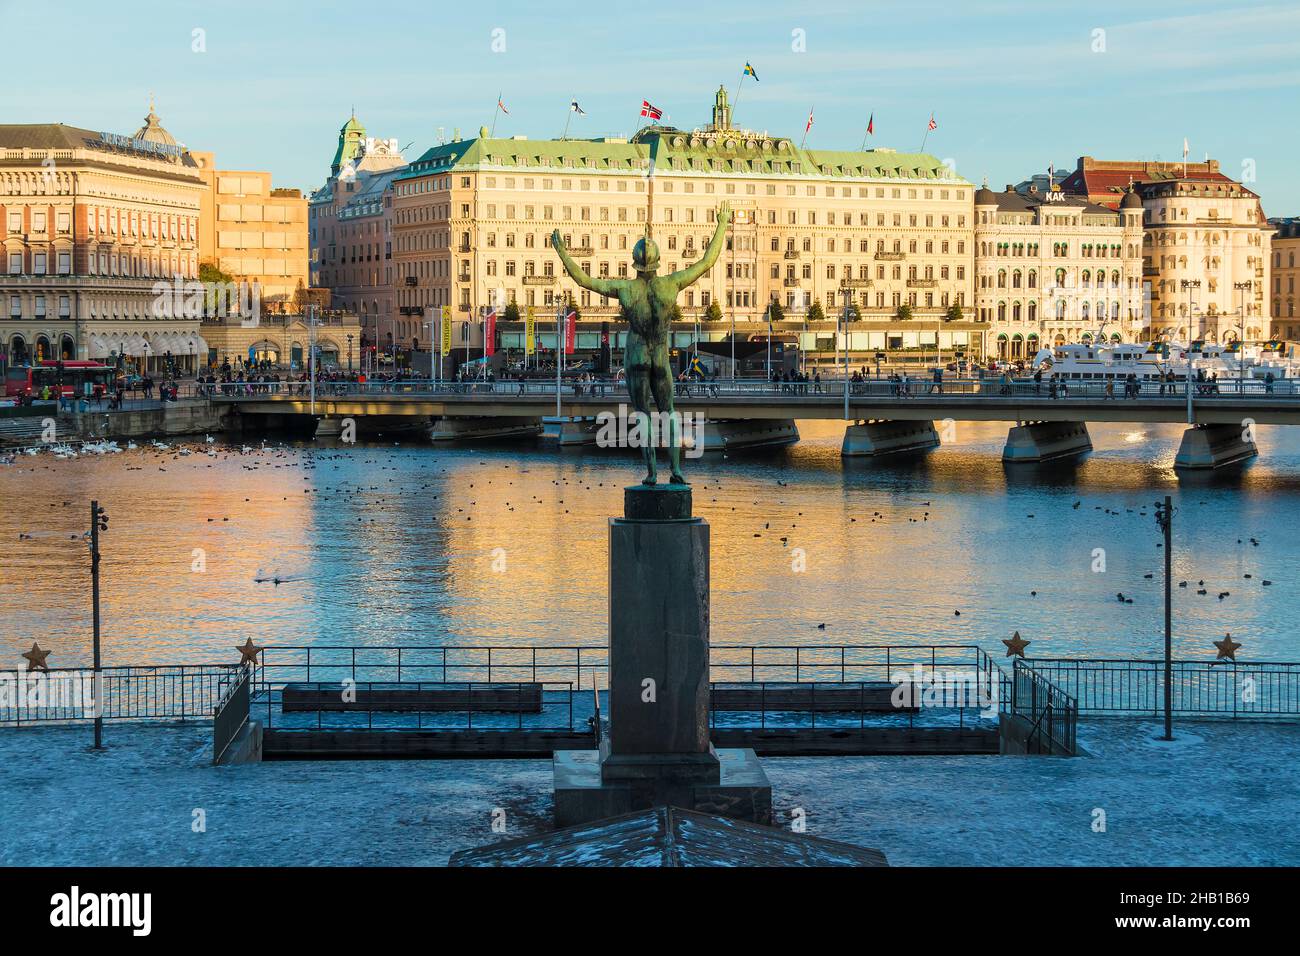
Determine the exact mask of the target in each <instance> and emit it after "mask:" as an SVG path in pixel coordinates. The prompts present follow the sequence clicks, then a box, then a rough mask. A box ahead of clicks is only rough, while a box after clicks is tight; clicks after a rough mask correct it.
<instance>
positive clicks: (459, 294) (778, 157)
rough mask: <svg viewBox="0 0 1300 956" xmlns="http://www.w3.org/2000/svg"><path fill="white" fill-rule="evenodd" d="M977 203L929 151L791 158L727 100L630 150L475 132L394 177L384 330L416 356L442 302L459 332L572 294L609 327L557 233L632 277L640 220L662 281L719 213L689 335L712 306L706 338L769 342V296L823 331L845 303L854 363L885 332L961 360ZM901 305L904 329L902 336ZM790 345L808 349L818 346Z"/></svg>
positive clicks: (607, 270)
mask: <svg viewBox="0 0 1300 956" xmlns="http://www.w3.org/2000/svg"><path fill="white" fill-rule="evenodd" d="M973 193H974V187H973V186H972V185H971V184H970V183H968V182H967V181H966V180H964V179H962V178H961V177H959V176H957V175H956V174H955V173H954V172H953V171H952V170H950V169H948V168H947V167H945V166H944V165H943V164H942V163H940V162H939V160H937V159H935V158H934V157H932V156H929V155H924V154H914V153H898V152H894V151H893V150H889V149H873V150H867V151H863V152H847V151H846V152H837V151H831V150H822V149H812V148H809V149H802V148H800V147H799V145H798V144H797V143H796V142H795V141H793V140H791V139H788V138H785V137H781V136H774V135H770V134H768V133H766V132H761V131H754V130H745V129H738V128H734V127H733V126H732V123H731V109H730V106H729V104H728V101H727V95H726V92H725V91H724V90H719V91H718V94H717V96H716V98H715V101H714V107H713V122H712V123H710V124H709V125H707V126H704V127H703V128H699V129H695V130H680V129H674V128H672V127H666V126H657V125H656V126H648V127H645V128H644V129H642V130H640V131H639V132H638V133H637V134H636V135H635V136H633V137H632V138H631V140H626V139H617V138H602V139H597V140H542V141H533V140H528V139H525V138H522V137H514V138H495V139H493V138H489V137H488V136H487V131H486V130H481V131H480V136H479V138H477V139H472V140H466V141H461V140H456V141H453V142H451V143H447V144H444V145H442V146H438V147H435V148H433V149H430V150H429V151H428V152H426V153H425V154H424V155H423V156H421V157H420V159H419V160H417V161H416V162H414V163H412V164H411V166H410V168H409V169H407V170H406V171H404V172H403V173H402V174H401V175H399V176H398V177H397V178H396V180H395V181H394V201H393V259H394V263H395V265H396V270H395V271H396V277H395V282H396V296H397V304H398V312H399V315H398V318H397V321H396V326H397V328H396V333H395V334H396V337H397V338H398V339H399V340H417V341H419V342H420V343H421V346H422V347H424V348H427V347H428V342H429V336H430V328H429V325H428V323H429V321H430V319H432V318H433V317H434V316H436V315H437V314H438V313H439V311H440V309H441V307H442V306H450V307H451V308H452V309H453V313H454V315H455V317H456V319H457V320H458V322H462V321H464V320H466V319H471V320H472V319H474V318H475V317H477V316H478V315H479V314H480V312H481V310H482V309H484V308H485V307H489V306H493V305H496V306H504V305H505V304H507V303H509V302H510V301H512V300H513V301H514V302H515V303H516V304H517V305H518V306H519V308H520V310H521V312H522V311H524V310H526V309H527V308H528V307H529V306H531V307H533V308H534V309H535V310H536V313H537V315H538V319H539V321H540V322H542V323H543V326H542V327H543V328H545V323H547V322H550V321H553V318H552V317H553V315H554V309H555V307H556V304H557V303H558V302H560V301H564V300H565V299H566V298H570V299H571V300H572V301H573V302H575V303H576V304H577V305H578V307H579V312H580V314H581V315H582V318H583V320H584V322H601V321H607V320H611V319H615V318H616V317H617V315H618V307H617V303H615V302H607V301H604V300H603V299H602V298H601V297H599V296H595V295H593V294H592V293H590V292H588V291H587V290H584V289H579V288H578V287H577V285H576V284H574V283H573V282H572V281H571V280H570V279H569V278H568V276H567V275H565V274H564V272H563V269H562V267H561V265H560V262H559V259H558V257H557V256H556V255H555V253H554V251H553V250H552V249H551V248H550V237H551V233H552V231H553V230H556V229H558V230H559V231H560V233H561V234H562V235H563V236H564V238H565V241H566V243H567V244H568V246H569V249H570V251H571V252H572V253H573V255H574V257H575V258H576V259H577V260H578V261H579V262H580V263H581V264H582V265H583V267H584V268H585V269H587V270H588V272H589V273H590V274H591V275H594V276H607V277H614V278H618V277H627V276H629V275H630V273H629V270H630V268H631V255H632V253H631V250H632V247H633V245H634V244H635V243H636V241H637V239H639V238H640V237H641V236H642V235H644V234H645V232H646V222H647V218H649V219H650V223H651V228H652V230H653V236H654V238H655V240H656V241H657V243H658V245H659V249H660V261H661V263H662V265H661V270H662V271H665V272H670V271H674V270H677V269H681V268H683V267H685V266H686V265H687V264H689V263H690V262H692V261H694V260H695V259H696V258H697V257H699V256H700V255H701V254H702V252H703V250H704V248H705V246H706V245H707V244H708V241H709V237H710V236H711V234H712V232H713V228H714V222H715V212H716V209H717V207H718V205H719V204H720V203H722V202H723V201H724V200H725V201H728V202H730V203H731V206H732V209H733V211H734V214H735V215H734V221H733V224H732V226H731V227H730V229H729V231H728V235H727V241H726V248H725V251H724V252H723V254H722V257H721V258H720V259H719V261H718V263H717V265H716V266H715V267H714V268H713V270H712V271H711V272H710V273H709V274H708V275H707V276H705V277H704V278H703V279H701V280H700V281H699V282H698V283H696V284H695V285H694V286H692V287H691V288H689V289H687V290H685V291H684V292H683V293H682V296H681V299H680V301H679V303H678V304H679V306H680V308H681V310H682V314H683V318H684V319H685V320H686V321H687V322H693V321H694V320H696V319H703V317H704V315H705V311H706V309H707V308H708V307H709V305H710V304H711V303H716V304H717V305H718V306H720V307H721V310H722V313H723V316H724V322H723V323H710V325H712V326H714V327H715V328H716V326H718V325H726V326H727V327H728V328H729V323H730V322H731V321H732V320H733V319H734V320H735V322H736V323H737V327H738V330H739V332H740V333H741V334H742V335H750V334H758V333H759V332H760V331H763V333H764V334H765V329H766V325H765V323H764V313H765V310H766V308H767V304H768V302H769V301H771V300H775V301H777V302H779V303H780V304H781V305H782V307H783V308H784V310H785V312H786V315H787V318H791V319H793V318H798V317H799V316H801V315H802V314H804V313H805V312H806V310H807V309H808V307H809V306H810V305H811V304H812V303H813V302H820V303H821V305H822V307H823V309H824V310H825V311H826V312H827V313H828V314H829V315H830V316H831V317H832V318H833V317H834V316H836V315H837V314H838V312H839V310H840V309H841V308H843V307H844V305H845V303H846V300H851V301H852V303H853V305H854V306H855V307H856V309H857V310H858V312H859V313H860V315H861V322H862V324H861V325H858V326H855V327H854V335H853V339H852V341H851V346H852V348H853V349H854V350H855V351H857V352H861V351H865V350H867V349H876V348H884V347H885V346H886V344H887V342H888V341H889V336H890V330H891V329H892V330H896V332H897V334H896V335H895V336H894V341H895V342H897V343H899V345H900V347H903V348H919V347H923V346H924V345H925V344H927V343H939V342H943V343H944V344H946V346H947V347H949V348H953V347H958V348H965V347H967V346H968V345H969V344H971V342H972V339H978V337H979V336H978V332H972V330H971V329H970V326H971V325H972V323H970V322H969V321H964V322H957V323H955V324H950V323H948V322H947V321H946V320H947V319H948V318H949V317H950V315H949V310H950V309H952V308H953V307H954V306H955V307H958V308H961V309H964V310H966V312H967V313H969V309H970V306H971V304H972V301H973V299H972V295H971V292H972V281H973V277H974V253H975V244H974V215H973V207H972V196H973ZM904 305H906V306H908V307H909V308H910V309H911V310H912V315H913V318H912V319H911V320H910V321H906V322H899V321H897V320H896V317H897V316H898V314H899V312H900V309H901V308H902V307H903V306H904ZM959 327H960V330H959ZM868 329H871V331H870V332H868V331H867V330H868ZM597 334H598V333H595V332H588V333H585V335H586V336H588V337H589V338H590V339H592V340H593V341H594V337H595V336H596V335H597ZM720 334H722V333H719V332H715V331H710V332H708V333H707V334H706V337H713V338H715V339H716V338H717V337H718V335H720ZM616 335H617V333H616ZM820 335H821V337H822V339H823V341H824V340H825V336H826V335H827V333H826V332H825V331H822V332H821V333H820ZM873 336H874V338H873ZM798 337H799V340H800V344H801V345H803V346H804V348H805V349H807V350H813V349H816V348H817V347H818V346H817V339H818V333H817V332H814V331H810V332H808V333H799V334H798ZM516 338H517V337H516ZM583 338H584V333H580V335H579V343H578V344H579V349H582V348H584V346H583ZM958 339H960V342H958V341H957V340H958ZM551 341H552V345H553V333H552V339H551ZM512 342H515V344H516V345H517V342H516V341H515V339H510V340H508V341H506V342H505V343H504V344H505V345H506V346H507V347H508V346H509V345H510V344H511V343H512ZM904 342H906V343H907V344H903V343H904ZM457 344H458V343H457ZM614 344H615V348H617V339H616V341H615V343H614ZM931 348H933V345H931Z"/></svg>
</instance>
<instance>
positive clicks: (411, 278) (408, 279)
mask: <svg viewBox="0 0 1300 956" xmlns="http://www.w3.org/2000/svg"><path fill="white" fill-rule="evenodd" d="M406 284H407V285H410V286H415V285H419V284H420V280H419V279H418V278H416V277H415V276H407V277H406Z"/></svg>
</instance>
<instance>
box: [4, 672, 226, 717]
mask: <svg viewBox="0 0 1300 956" xmlns="http://www.w3.org/2000/svg"><path fill="white" fill-rule="evenodd" d="M238 671H239V665H237V664H197V665H195V664H160V665H156V666H139V665H127V666H117V667H104V668H101V669H100V670H99V671H95V670H94V669H92V668H89V667H85V668H71V667H69V668H51V669H50V670H48V671H16V670H14V671H0V725H4V726H24V725H28V724H51V723H75V722H79V721H91V720H94V719H95V718H96V717H102V718H103V719H104V720H186V719H190V718H198V719H209V718H211V717H212V716H213V715H214V714H215V712H216V708H217V705H218V704H219V702H220V701H221V700H222V698H223V696H224V695H225V694H226V693H227V691H228V687H229V685H230V683H231V682H232V681H233V680H234V679H235V678H236V676H237V675H238Z"/></svg>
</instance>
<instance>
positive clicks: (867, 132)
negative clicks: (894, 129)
mask: <svg viewBox="0 0 1300 956" xmlns="http://www.w3.org/2000/svg"><path fill="white" fill-rule="evenodd" d="M875 118H876V114H875V113H872V114H871V115H870V116H869V117H868V118H867V128H866V130H865V131H864V132H863V134H862V148H861V149H859V150H858V152H859V153H861V152H864V151H865V150H866V148H867V137H869V136H870V135H871V125H872V120H874V119H875Z"/></svg>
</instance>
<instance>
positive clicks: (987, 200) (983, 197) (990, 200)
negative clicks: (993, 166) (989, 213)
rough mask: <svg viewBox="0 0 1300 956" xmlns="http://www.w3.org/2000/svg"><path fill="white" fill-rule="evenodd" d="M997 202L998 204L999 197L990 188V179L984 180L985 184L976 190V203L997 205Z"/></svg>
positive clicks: (978, 204) (979, 204)
mask: <svg viewBox="0 0 1300 956" xmlns="http://www.w3.org/2000/svg"><path fill="white" fill-rule="evenodd" d="M997 204H998V197H997V195H996V194H995V193H994V192H993V190H991V189H989V183H988V180H987V179H986V180H984V185H983V186H981V187H980V188H979V189H977V190H975V205H977V206H996V205H997Z"/></svg>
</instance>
